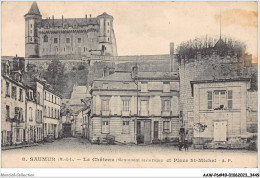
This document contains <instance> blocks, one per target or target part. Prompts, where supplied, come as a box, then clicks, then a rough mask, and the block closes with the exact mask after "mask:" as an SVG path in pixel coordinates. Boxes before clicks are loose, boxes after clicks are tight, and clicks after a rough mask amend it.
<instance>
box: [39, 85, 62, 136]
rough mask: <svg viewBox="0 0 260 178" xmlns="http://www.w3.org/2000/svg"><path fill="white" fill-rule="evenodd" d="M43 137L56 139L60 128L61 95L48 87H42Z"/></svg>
mask: <svg viewBox="0 0 260 178" xmlns="http://www.w3.org/2000/svg"><path fill="white" fill-rule="evenodd" d="M43 104H44V112H43V113H44V115H43V121H44V123H43V124H44V138H47V139H50V140H52V139H57V138H58V137H59V131H60V130H61V129H62V128H61V118H60V110H61V95H60V94H58V93H57V92H55V91H54V90H52V89H51V88H50V87H48V86H45V87H44V99H43Z"/></svg>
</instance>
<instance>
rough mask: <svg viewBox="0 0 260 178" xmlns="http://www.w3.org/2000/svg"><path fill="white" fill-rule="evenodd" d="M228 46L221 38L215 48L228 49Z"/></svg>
mask: <svg viewBox="0 0 260 178" xmlns="http://www.w3.org/2000/svg"><path fill="white" fill-rule="evenodd" d="M226 47H227V45H226V43H225V42H224V41H223V40H222V39H221V37H220V38H219V40H218V41H217V43H216V44H215V46H214V48H226Z"/></svg>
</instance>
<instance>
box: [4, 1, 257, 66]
mask: <svg viewBox="0 0 260 178" xmlns="http://www.w3.org/2000/svg"><path fill="white" fill-rule="evenodd" d="M31 4H32V2H31V1H27V2H26V1H24V2H15V1H14V2H2V9H1V10H2V11H1V13H2V14H1V18H2V19H1V22H2V29H1V30H2V34H1V37H2V38H1V39H2V41H1V43H2V56H14V55H15V54H18V56H24V55H25V42H24V39H25V37H24V34H25V21H24V15H25V14H26V13H27V12H28V11H29V9H30V7H31ZM37 4H38V7H39V10H40V12H41V14H42V18H43V19H45V18H46V17H51V18H52V15H54V18H59V19H60V18H61V17H62V15H63V16H64V18H84V17H85V15H86V14H87V15H88V17H89V14H91V15H92V17H96V16H97V15H100V14H102V13H103V12H107V13H108V14H110V15H112V16H113V17H114V24H113V25H114V31H115V35H116V40H117V49H118V55H120V56H123V55H152V54H169V52H170V42H174V45H175V48H177V46H178V44H180V43H181V42H183V41H187V40H190V39H194V38H196V37H202V36H206V35H207V36H212V37H218V36H219V33H220V28H219V27H220V20H219V14H220V12H221V24H222V28H221V29H222V30H221V31H222V35H223V36H227V37H231V38H234V39H237V40H240V41H242V42H244V43H245V44H246V45H247V51H248V53H250V54H252V55H253V61H254V62H256V61H257V55H258V54H257V49H258V48H257V39H258V37H257V27H258V7H257V2H178V1H177V2H176V1H175V2H68V1H67V2H62V1H60V2H57V1H56V2H37Z"/></svg>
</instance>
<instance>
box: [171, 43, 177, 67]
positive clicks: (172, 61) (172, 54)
mask: <svg viewBox="0 0 260 178" xmlns="http://www.w3.org/2000/svg"><path fill="white" fill-rule="evenodd" d="M175 67H176V64H175V60H174V43H173V42H171V43H170V72H175Z"/></svg>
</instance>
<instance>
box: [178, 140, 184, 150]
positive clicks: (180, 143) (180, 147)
mask: <svg viewBox="0 0 260 178" xmlns="http://www.w3.org/2000/svg"><path fill="white" fill-rule="evenodd" d="M182 146H183V144H182V142H181V141H179V145H178V147H179V150H180V151H181V149H182Z"/></svg>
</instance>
